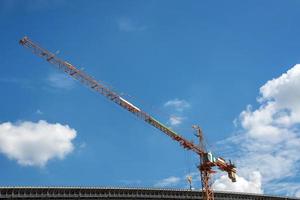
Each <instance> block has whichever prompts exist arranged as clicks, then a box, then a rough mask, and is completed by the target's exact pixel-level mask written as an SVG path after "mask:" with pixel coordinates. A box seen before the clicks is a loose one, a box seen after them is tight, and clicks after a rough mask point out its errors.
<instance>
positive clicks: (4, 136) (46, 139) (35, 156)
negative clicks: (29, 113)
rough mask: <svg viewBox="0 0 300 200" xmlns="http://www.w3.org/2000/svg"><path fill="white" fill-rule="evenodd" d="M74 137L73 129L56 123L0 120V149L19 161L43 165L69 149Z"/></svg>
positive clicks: (61, 156) (31, 164) (61, 157)
mask: <svg viewBox="0 0 300 200" xmlns="http://www.w3.org/2000/svg"><path fill="white" fill-rule="evenodd" d="M75 137H76V131H75V130H74V129H71V128H70V127H69V126H68V125H61V124H59V123H56V124H50V123H48V122H46V121H43V120H40V121H38V122H37V123H35V122H29V121H26V122H20V123H15V124H14V123H11V122H5V123H2V124H0V152H1V153H2V154H4V155H5V156H7V157H8V158H9V159H12V160H16V161H17V162H18V163H19V164H20V165H24V166H39V167H43V166H45V165H46V164H47V162H48V161H49V160H51V159H54V158H58V159H63V158H65V156H66V155H68V154H69V153H71V152H72V151H73V149H74V146H73V144H72V140H73V139H74V138H75Z"/></svg>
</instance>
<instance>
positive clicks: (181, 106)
mask: <svg viewBox="0 0 300 200" xmlns="http://www.w3.org/2000/svg"><path fill="white" fill-rule="evenodd" d="M164 106H165V107H171V108H174V109H175V110H176V111H179V112H182V111H184V110H186V109H187V108H189V107H190V104H189V103H188V102H187V101H185V100H180V99H177V98H176V99H172V100H169V101H167V102H166V103H165V104H164Z"/></svg>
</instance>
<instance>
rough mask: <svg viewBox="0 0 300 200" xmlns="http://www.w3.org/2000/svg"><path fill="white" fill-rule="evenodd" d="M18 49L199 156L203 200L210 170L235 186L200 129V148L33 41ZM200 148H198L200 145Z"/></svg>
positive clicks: (230, 166) (207, 191)
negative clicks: (223, 174) (29, 52)
mask: <svg viewBox="0 0 300 200" xmlns="http://www.w3.org/2000/svg"><path fill="white" fill-rule="evenodd" d="M19 43H20V44H21V45H22V46H24V47H27V48H29V49H31V50H32V52H33V53H34V54H36V55H37V56H39V57H41V58H43V59H45V60H46V61H48V62H49V63H51V64H53V65H54V66H56V67H57V68H58V69H60V70H62V71H64V72H65V73H67V74H68V75H70V76H72V77H73V78H75V79H77V80H78V81H80V82H81V83H82V84H84V85H86V86H87V87H89V88H91V89H93V90H95V91H96V92H98V93H100V94H102V95H104V96H105V97H107V98H108V99H109V100H111V101H113V102H114V103H116V104H118V105H119V106H121V107H122V108H124V109H126V110H128V111H129V112H131V113H132V114H134V115H136V116H137V117H139V118H140V119H142V120H144V121H145V122H147V123H148V124H150V125H152V126H154V127H155V128H157V129H159V130H160V131H162V132H163V133H165V134H166V135H168V136H169V137H171V138H172V139H173V140H175V141H177V142H179V144H180V145H181V146H182V147H183V148H185V149H188V150H191V151H193V152H195V153H196V154H198V155H199V156H200V160H201V162H200V165H199V170H200V172H201V180H202V189H203V197H204V199H206V200H211V199H213V198H214V197H213V191H212V189H211V184H210V183H209V181H210V175H211V173H213V172H214V171H212V167H215V166H216V167H218V168H219V169H220V170H222V171H226V172H227V173H228V177H229V178H230V179H231V180H232V181H233V182H235V173H236V168H235V166H234V165H233V164H232V163H231V162H229V163H227V162H226V161H225V160H224V159H223V158H220V157H218V158H216V157H214V156H213V155H212V154H211V153H210V152H206V149H205V146H204V145H203V135H202V132H201V129H200V128H199V127H195V128H196V130H197V132H198V137H199V140H200V145H197V144H194V143H193V142H192V141H189V140H187V139H185V138H183V137H182V136H181V135H179V134H178V133H176V132H175V131H174V130H172V129H171V128H169V127H167V126H165V125H164V124H162V123H160V122H159V121H158V120H156V119H155V118H154V117H152V116H151V115H149V114H148V113H146V112H144V111H143V110H141V109H140V108H138V107H137V106H135V105H133V104H132V103H130V102H129V101H127V100H126V99H124V98H122V97H121V96H120V95H119V94H118V93H116V92H114V91H112V90H111V89H109V88H108V87H106V86H105V85H104V84H101V83H100V82H99V81H96V80H95V79H94V78H93V77H91V76H90V75H88V74H86V73H85V72H83V71H82V70H79V69H77V68H76V67H75V66H74V65H72V64H70V63H68V62H66V61H64V60H61V59H60V58H58V57H57V56H56V55H55V54H53V53H51V52H49V51H48V50H46V49H44V48H42V47H40V46H39V45H37V44H36V43H34V42H33V41H31V40H30V39H29V38H28V37H24V38H22V39H21V40H20V42H19ZM201 144H202V145H201Z"/></svg>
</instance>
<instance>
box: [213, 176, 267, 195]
mask: <svg viewBox="0 0 300 200" xmlns="http://www.w3.org/2000/svg"><path fill="white" fill-rule="evenodd" d="M213 188H214V190H216V191H235V192H246V193H259V194H261V193H263V191H262V188H261V175H260V173H259V172H258V171H254V172H252V174H251V176H250V177H249V180H246V179H245V178H243V177H239V176H237V177H236V182H235V183H232V182H231V180H230V179H229V178H228V177H227V175H222V176H221V177H220V178H219V179H217V180H216V181H215V182H214V184H213Z"/></svg>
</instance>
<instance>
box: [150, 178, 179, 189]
mask: <svg viewBox="0 0 300 200" xmlns="http://www.w3.org/2000/svg"><path fill="white" fill-rule="evenodd" d="M180 180H181V179H180V178H179V177H176V176H170V177H168V178H165V179H162V180H160V181H158V182H157V183H156V184H155V185H154V187H169V186H175V185H177V184H178V183H179V182H180Z"/></svg>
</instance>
